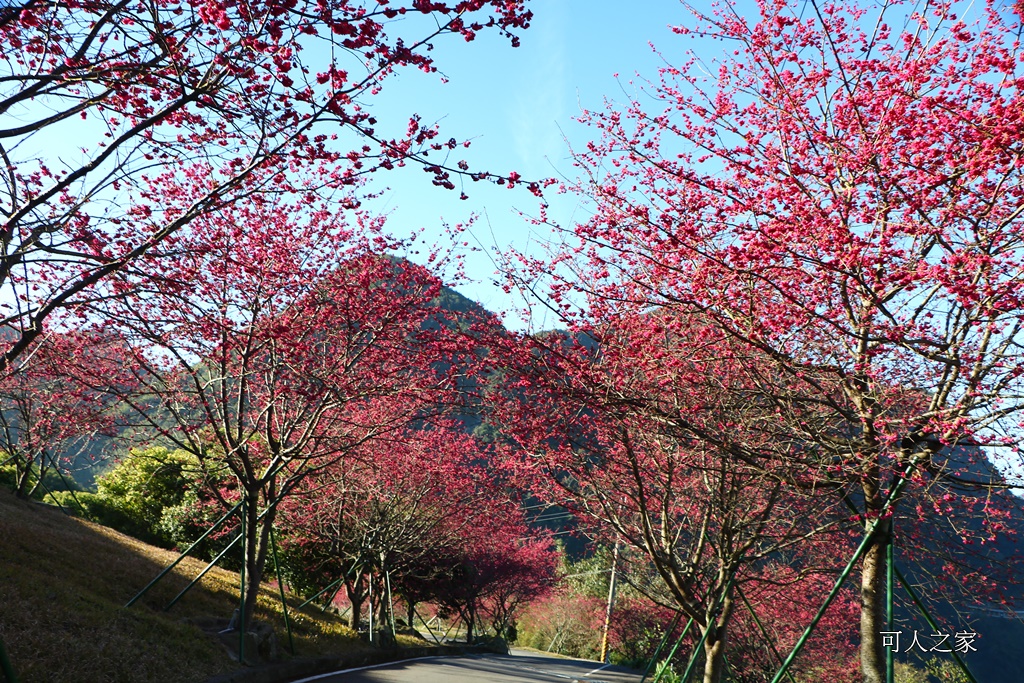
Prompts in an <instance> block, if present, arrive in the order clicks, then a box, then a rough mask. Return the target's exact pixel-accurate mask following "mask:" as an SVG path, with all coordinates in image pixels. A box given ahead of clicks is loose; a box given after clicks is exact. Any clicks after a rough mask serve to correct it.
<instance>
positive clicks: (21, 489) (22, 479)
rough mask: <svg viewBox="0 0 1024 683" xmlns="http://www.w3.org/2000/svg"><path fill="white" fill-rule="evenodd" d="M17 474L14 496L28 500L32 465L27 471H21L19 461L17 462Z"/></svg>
mask: <svg viewBox="0 0 1024 683" xmlns="http://www.w3.org/2000/svg"><path fill="white" fill-rule="evenodd" d="M15 472H17V475H18V479H17V482H16V486H15V488H14V495H15V496H17V497H18V498H22V499H25V498H28V496H29V490H28V482H29V481H30V480H31V478H32V463H28V465H27V466H26V467H25V469H20V467H18V465H17V461H15Z"/></svg>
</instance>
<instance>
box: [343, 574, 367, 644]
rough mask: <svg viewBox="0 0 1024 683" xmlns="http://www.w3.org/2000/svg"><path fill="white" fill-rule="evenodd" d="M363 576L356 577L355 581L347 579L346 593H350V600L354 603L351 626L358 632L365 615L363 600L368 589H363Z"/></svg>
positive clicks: (350, 619)
mask: <svg viewBox="0 0 1024 683" xmlns="http://www.w3.org/2000/svg"><path fill="white" fill-rule="evenodd" d="M362 578H363V577H362V575H360V576H358V577H356V580H355V581H345V593H347V594H348V601H349V603H350V604H351V605H352V615H351V616H350V617H349V626H350V627H351V628H352V630H353V631H355V632H356V633H358V632H359V626H360V621H361V620H362V616H363V602H364V601H365V600H366V591H364V590H363V585H362Z"/></svg>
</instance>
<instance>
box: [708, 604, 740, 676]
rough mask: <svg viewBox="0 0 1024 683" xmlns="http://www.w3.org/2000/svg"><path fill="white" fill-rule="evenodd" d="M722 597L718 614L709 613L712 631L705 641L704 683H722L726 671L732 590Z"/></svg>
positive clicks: (709, 625)
mask: <svg viewBox="0 0 1024 683" xmlns="http://www.w3.org/2000/svg"><path fill="white" fill-rule="evenodd" d="M733 590H734V589H732V588H729V592H728V593H726V595H725V597H724V598H723V599H722V606H721V609H720V610H719V611H718V613H717V614H709V615H707V620H708V628H710V629H711V633H709V634H708V637H707V640H705V641H704V683H721V681H722V679H723V676H722V674H723V673H724V672H725V648H726V643H727V636H728V628H729V621H730V619H731V617H732V610H733V601H732V591H733Z"/></svg>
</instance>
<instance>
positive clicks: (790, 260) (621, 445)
mask: <svg viewBox="0 0 1024 683" xmlns="http://www.w3.org/2000/svg"><path fill="white" fill-rule="evenodd" d="M961 11H962V12H966V13H967V16H964V17H961V16H958V14H957V13H958V12H961ZM693 12H694V16H693V18H692V19H693V20H692V21H691V22H690V23H688V24H686V25H683V26H679V27H677V28H676V32H677V33H678V34H681V35H683V36H687V37H690V38H694V39H696V40H701V41H706V40H708V39H711V38H713V39H717V40H719V41H722V42H723V43H724V45H725V46H726V47H727V49H728V51H727V52H725V53H724V54H723V55H722V57H720V58H718V59H715V60H713V61H710V62H708V61H705V59H704V57H703V55H706V54H707V51H706V50H705V49H702V48H694V49H693V50H692V51H691V52H688V53H687V56H686V57H685V58H683V59H681V60H677V59H674V58H666V61H667V63H668V64H669V66H666V67H664V68H663V69H661V71H660V74H659V76H658V78H656V79H654V80H651V81H645V82H644V83H643V84H642V90H643V91H644V92H645V93H646V94H645V95H644V96H643V97H639V96H638V97H637V98H636V99H633V100H631V101H628V102H627V103H626V104H625V105H622V106H620V105H616V104H614V103H611V104H609V105H608V106H607V108H606V109H605V110H603V111H587V112H585V113H584V114H583V115H582V117H581V118H582V122H583V123H584V124H585V125H587V126H589V127H591V128H592V129H593V131H594V140H593V141H592V142H590V143H589V144H588V145H587V146H586V147H585V148H584V149H582V150H580V151H578V152H577V153H576V154H575V157H574V158H575V161H576V165H577V168H578V169H579V171H580V174H581V177H582V179H581V180H580V181H579V182H578V183H576V184H575V185H570V186H567V187H566V189H567V190H569V191H574V192H577V193H579V194H581V195H583V196H585V197H587V198H589V199H590V200H591V202H592V214H591V218H589V219H588V220H586V221H584V222H582V223H580V224H577V225H572V226H555V227H556V228H557V229H559V230H563V231H564V233H565V234H564V239H561V240H559V241H558V242H559V244H558V246H556V247H555V248H554V253H552V254H551V256H550V258H536V257H529V256H525V255H524V256H521V257H519V264H520V265H519V266H517V267H516V268H512V269H510V270H512V271H513V277H512V279H511V281H510V282H511V285H510V286H515V287H519V288H521V289H522V290H524V291H528V292H530V293H531V294H534V295H540V296H542V298H543V299H544V301H545V302H546V303H547V304H548V306H549V307H550V308H551V310H553V311H555V312H556V313H558V314H559V316H560V320H561V321H562V322H563V324H564V325H565V326H566V328H567V329H568V331H569V332H568V335H567V336H565V337H562V338H557V337H556V338H552V337H550V336H544V335H541V336H535V337H533V338H532V339H528V340H526V341H527V343H528V344H530V346H529V347H527V348H518V349H510V350H509V353H510V354H511V356H512V357H515V358H516V360H515V366H516V367H521V368H524V369H525V372H524V373H522V374H521V375H519V382H518V384H516V385H515V389H514V390H513V391H511V392H509V394H508V395H507V398H510V399H512V400H513V401H515V402H516V403H515V405H516V407H515V408H514V409H513V410H514V411H522V412H523V413H524V414H525V415H526V416H527V419H524V420H513V419H512V416H511V414H506V415H505V417H504V420H503V423H504V424H507V425H508V426H509V429H508V430H507V432H508V433H509V435H510V437H511V438H512V439H513V440H514V441H515V442H517V443H519V444H520V445H522V447H523V448H524V450H525V451H526V452H527V453H529V454H530V457H527V458H525V459H524V462H523V467H524V468H525V470H527V471H530V472H537V471H540V472H541V473H542V474H543V475H545V476H544V477H543V478H542V480H544V481H547V482H548V483H549V484H548V486H547V487H546V488H545V489H544V490H545V491H546V495H547V496H548V497H549V498H550V499H551V500H552V501H555V502H559V503H560V504H563V505H566V506H569V507H571V508H572V509H574V510H576V511H578V512H579V513H580V514H581V515H583V516H584V517H586V518H589V519H591V520H593V521H594V522H595V523H598V524H599V525H600V526H601V527H602V528H604V529H609V530H613V531H614V535H615V537H616V538H618V539H621V540H622V541H623V542H625V543H628V544H629V545H631V546H633V547H635V548H637V549H638V550H640V551H642V552H643V553H645V555H646V556H647V557H649V559H650V561H651V562H652V563H653V565H654V566H655V568H656V569H657V572H658V574H659V575H660V577H661V579H662V583H663V585H664V587H665V589H666V590H667V592H668V594H669V599H670V602H671V603H672V604H673V605H674V607H675V608H676V609H679V610H682V611H683V612H684V613H686V614H688V615H689V616H692V617H693V618H694V619H695V622H696V623H697V625H698V626H699V627H700V629H701V631H702V632H703V634H704V635H705V636H706V640H705V655H706V657H705V681H707V682H708V683H713V682H715V681H718V680H721V677H722V675H723V671H724V662H723V660H722V658H721V656H720V653H719V652H718V648H723V649H727V647H728V635H729V628H728V627H729V622H730V619H731V618H732V615H733V614H734V612H735V603H736V597H735V591H736V589H737V588H738V587H740V586H743V587H745V588H751V589H752V586H747V584H757V583H765V582H767V583H771V582H772V581H773V580H774V579H772V577H771V573H772V572H773V571H775V569H774V567H773V564H774V562H775V561H777V560H779V559H781V558H789V557H798V558H799V557H801V556H802V557H804V558H805V559H802V560H800V561H799V562H798V563H796V564H795V565H791V566H790V567H787V568H785V569H783V571H784V573H788V572H790V571H792V569H793V568H794V567H799V568H800V571H803V572H813V570H814V568H815V566H816V563H815V561H814V560H813V558H816V557H817V558H822V557H828V553H826V554H821V553H819V552H814V548H815V546H816V545H817V544H824V547H826V548H828V547H831V548H832V549H833V552H834V549H835V548H837V547H839V548H848V549H849V550H848V552H847V551H844V553H843V554H844V555H847V556H852V555H853V551H854V549H855V547H856V546H857V545H858V543H860V542H863V544H864V546H865V552H864V555H863V558H862V560H861V562H860V563H859V571H860V661H861V667H860V668H861V674H862V676H863V678H864V680H866V681H871V682H872V683H875V682H880V681H882V680H884V677H885V656H884V650H883V638H882V637H881V632H883V631H885V630H886V621H885V612H884V609H883V599H884V595H885V575H886V559H885V549H886V546H887V545H888V543H889V541H890V538H891V537H892V528H893V527H892V520H893V519H894V516H902V517H904V518H905V522H904V521H902V520H901V523H900V527H901V528H903V529H904V533H906V532H908V531H910V532H911V533H916V534H918V535H919V536H920V537H921V538H937V537H938V536H939V535H941V534H940V532H939V531H938V529H942V528H946V527H947V525H950V520H951V519H952V520H958V521H953V522H952V526H954V527H955V528H957V529H958V534H957V536H959V538H957V539H956V540H955V542H956V543H958V544H962V545H963V546H964V547H972V546H973V547H974V548H977V547H979V546H984V545H985V544H986V543H988V544H991V543H992V542H993V541H995V540H996V537H997V536H998V535H999V533H1000V531H1003V530H1005V527H1006V520H1007V519H1008V517H1009V516H1010V515H1011V514H1012V511H1013V510H1014V509H1015V508H1019V504H1017V503H1016V501H1015V499H1014V498H1013V497H1012V496H1007V495H1005V494H1002V495H1001V494H999V493H998V492H996V491H994V490H997V489H999V488H1001V487H1004V486H1005V484H1004V483H1003V482H1002V481H1001V480H999V479H998V478H997V477H995V478H994V477H993V476H992V470H991V466H990V465H987V464H986V460H985V455H987V454H991V455H994V456H996V457H1000V456H1001V457H1003V458H1005V457H1006V456H1010V457H1013V458H1019V453H1020V450H1019V445H1020V427H1021V416H1020V411H1021V408H1022V407H1024V402H1022V401H1021V399H1022V396H1024V385H1022V381H1021V379H1022V376H1024V357H1022V345H1021V342H1022V337H1021V332H1022V329H1021V325H1022V320H1024V310H1022V309H1024V307H1022V296H1021V293H1022V291H1024V288H1022V282H1021V273H1022V272H1024V260H1022V259H1024V231H1022V226H1024V221H1022V219H1021V214H1022V210H1024V187H1022V184H1021V180H1022V178H1021V173H1022V169H1024V164H1022V158H1024V148H1022V141H1024V129H1022V126H1024V94H1022V86H1024V70H1022V66H1021V59H1022V54H1021V51H1020V50H1021V45H1020V35H1021V22H1020V19H1019V17H1018V16H1017V15H1015V14H1013V13H1011V12H1010V11H1009V9H1008V8H1004V7H1002V6H1000V5H999V4H998V3H989V4H987V5H986V6H984V7H968V6H962V5H961V4H958V3H947V2H927V3H917V4H907V3H900V2H889V3H883V4H879V5H869V6H865V7H849V6H846V5H840V4H822V3H818V2H815V1H814V0H811V2H808V3H790V2H787V1H786V0H768V1H766V2H761V3H758V10H757V11H756V12H753V13H751V14H747V13H746V11H745V8H743V7H741V6H739V5H738V4H729V3H726V4H724V5H722V6H720V7H719V8H717V9H716V10H715V11H714V13H712V14H708V15H704V14H701V13H699V12H697V11H696V10H694V11H693ZM702 44H703V43H702ZM542 220H545V219H544V217H543V216H542ZM544 280H546V281H547V285H548V288H547V289H546V290H545V289H544V284H543V282H544ZM517 354H518V355H517ZM504 401H505V399H502V401H499V402H498V403H499V404H500V403H503V402H504ZM846 506H849V507H850V508H852V510H853V511H854V513H853V514H852V515H851V513H850V512H849V511H848V510H847V507H846ZM968 520H973V521H968ZM851 529H852V530H854V531H856V532H857V533H855V536H854V538H848V539H847V540H846V541H845V542H843V541H842V538H843V534H845V533H849V532H850V531H851ZM836 534H839V536H838V537H837V536H836ZM837 539H839V540H837ZM946 539H947V541H948V540H950V539H949V537H948V536H946ZM920 545H924V544H920ZM920 545H918V546H916V547H915V545H914V540H913V538H911V539H910V542H909V543H908V542H906V541H901V549H903V550H905V551H907V552H908V554H910V555H911V557H910V558H909V560H910V561H911V562H914V561H920V560H921V555H920V553H917V552H916V551H917V550H920ZM932 545H933V547H941V546H942V544H937V543H933V544H932ZM947 547H949V546H948V545H947ZM949 552H950V554H951V555H954V554H957V553H958V551H957V550H956V549H950V551H949ZM844 559H845V558H844ZM832 564H833V566H832V568H831V571H833V572H834V571H835V570H836V569H837V568H838V567H837V566H836V565H835V563H834V562H833V563H832ZM967 564H968V565H969V563H967ZM954 565H955V563H947V565H946V566H948V567H953V566H954ZM838 566H841V564H840V565H838ZM983 566H984V565H983V564H981V565H979V564H977V563H975V564H974V565H973V568H970V567H968V568H964V567H961V569H962V570H963V572H964V573H963V574H962V578H963V579H964V581H965V583H966V584H968V585H969V586H970V590H971V591H973V593H974V595H975V596H976V597H977V596H980V595H991V596H992V597H993V598H994V599H998V595H997V594H993V593H989V592H988V591H990V590H991V588H992V587H993V585H994V584H998V583H999V582H992V581H990V580H988V579H987V578H986V577H985V576H983V574H984V571H982V572H979V571H978V570H979V567H983ZM751 592H752V590H751Z"/></svg>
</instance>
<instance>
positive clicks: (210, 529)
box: [125, 503, 242, 607]
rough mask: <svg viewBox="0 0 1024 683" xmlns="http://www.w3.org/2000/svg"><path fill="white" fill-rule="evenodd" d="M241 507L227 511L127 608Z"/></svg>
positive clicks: (128, 603) (133, 601) (130, 602)
mask: <svg viewBox="0 0 1024 683" xmlns="http://www.w3.org/2000/svg"><path fill="white" fill-rule="evenodd" d="M240 507H242V504H241V503H238V504H237V505H235V507H233V508H231V509H230V510H228V511H227V512H226V513H224V516H223V517H221V518H220V519H218V520H217V521H216V522H215V523H214V525H213V526H211V527H210V528H209V529H207V530H206V531H205V532H204V533H203V535H202V536H200V537H199V538H198V539H196V542H195V543H193V544H192V545H190V546H189V547H188V548H187V549H186V550H185V552H183V553H182V554H181V555H179V556H178V559H176V560H175V561H174V562H171V563H170V564H169V565H167V566H166V567H164V569H163V571H161V572H160V573H159V574H157V576H156V578H155V579H153V580H152V581H150V582H149V583H148V584H146V587H145V588H143V589H142V590H141V591H139V593H138V595H136V596H135V597H134V598H132V599H131V600H129V601H128V602H127V603H125V607H131V606H132V605H134V604H135V603H136V601H138V599H139V598H141V597H142V596H143V595H145V594H146V593H147V592H148V591H149V589H150V588H152V587H153V586H155V585H156V584H157V582H158V581H160V579H162V578H164V577H165V576H167V573H168V572H170V571H171V570H172V569H174V568H175V567H177V566H178V564H179V563H180V562H181V561H182V560H184V559H185V557H186V556H187V555H188V554H189V553H190V552H192V550H193V549H194V548H195V547H196V546H197V545H199V544H200V543H202V542H203V541H205V540H206V537H207V536H209V535H210V534H212V533H213V532H214V531H216V530H217V529H219V528H220V526H221V524H223V523H224V522H225V521H227V519H228V517H230V516H231V515H233V514H235V512H237V511H238V508H240Z"/></svg>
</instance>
